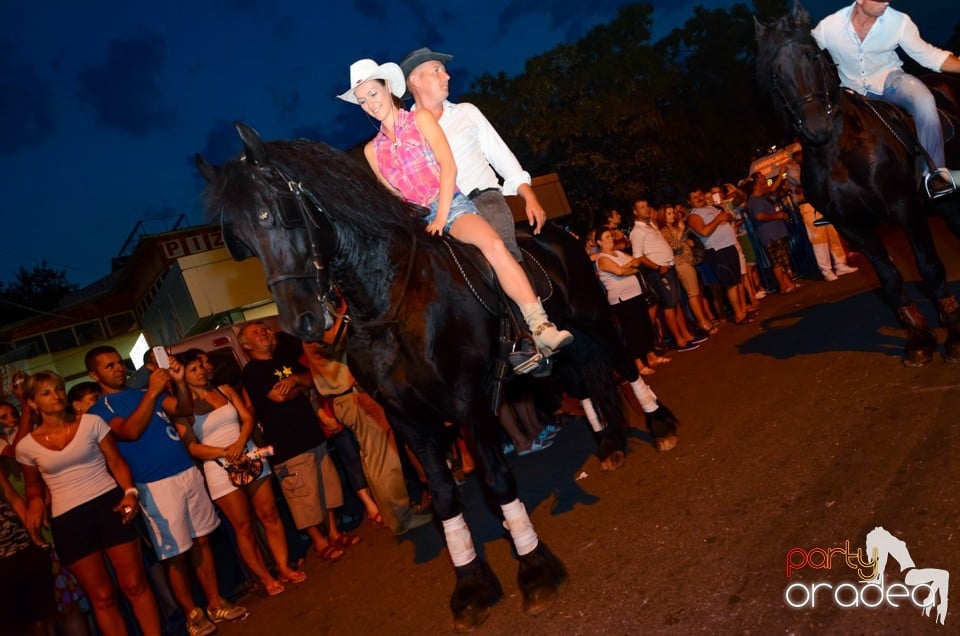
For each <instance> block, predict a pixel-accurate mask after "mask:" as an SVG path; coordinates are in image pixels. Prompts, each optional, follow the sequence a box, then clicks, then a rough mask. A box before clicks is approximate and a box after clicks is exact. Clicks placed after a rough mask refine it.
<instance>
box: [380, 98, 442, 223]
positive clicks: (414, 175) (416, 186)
mask: <svg viewBox="0 0 960 636" xmlns="http://www.w3.org/2000/svg"><path fill="white" fill-rule="evenodd" d="M393 131H394V133H395V135H396V138H397V144H394V143H393V142H392V141H390V138H389V137H387V135H386V134H385V133H384V132H383V127H382V126H381V127H380V134H378V135H377V136H376V138H374V140H373V148H374V150H375V151H376V154H377V165H378V166H379V167H380V174H382V175H383V178H384V179H386V180H387V182H388V183H390V185H392V186H393V187H395V188H396V189H397V190H399V191H400V194H401V195H403V198H404V199H406V200H407V201H410V202H412V203H417V204H419V205H422V206H424V207H429V206H430V204H431V203H432V202H433V201H434V200H435V199H436V198H437V197H438V196H439V195H440V164H438V163H437V158H436V156H434V154H433V150H431V149H430V144H428V143H427V140H426V139H424V138H423V134H422V133H421V132H420V129H419V128H417V123H416V121H415V120H414V115H413V113H411V112H409V111H406V110H402V109H401V110H398V111H397V117H396V119H395V121H394V125H393Z"/></svg>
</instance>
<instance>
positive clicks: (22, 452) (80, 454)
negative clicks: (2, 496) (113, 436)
mask: <svg viewBox="0 0 960 636" xmlns="http://www.w3.org/2000/svg"><path fill="white" fill-rule="evenodd" d="M109 432H110V427H109V426H107V423H106V422H104V421H103V418H101V417H98V416H96V415H89V414H86V415H81V416H80V424H79V425H78V426H77V434H76V435H74V436H73V439H72V440H70V443H68V444H67V445H66V446H65V447H64V448H63V450H52V449H49V448H47V447H46V446H43V445H42V444H41V443H40V442H38V441H37V440H36V439H34V437H33V434H30V435H27V436H26V437H24V438H23V439H22V440H20V443H19V444H17V449H16V451H17V461H18V462H20V463H21V464H25V465H27V466H36V467H37V468H38V469H39V470H40V474H41V475H42V476H43V481H44V483H46V485H47V488H49V489H50V496H51V500H52V501H51V505H50V507H51V513H52V514H53V516H54V517H58V516H60V515H62V514H63V513H65V512H67V511H68V510H71V509H73V508H76V507H77V506H79V505H80V504H84V503H86V502H88V501H90V500H92V499H95V498H96V497H99V496H100V495H102V494H103V493H105V492H108V491H109V490H111V489H113V488H116V487H117V482H116V480H115V479H114V478H113V476H112V475H111V474H110V472H109V471H108V470H107V462H106V460H105V459H104V457H103V453H102V452H101V451H100V441H101V440H102V439H103V438H104V437H106V436H107V434H108V433H109Z"/></svg>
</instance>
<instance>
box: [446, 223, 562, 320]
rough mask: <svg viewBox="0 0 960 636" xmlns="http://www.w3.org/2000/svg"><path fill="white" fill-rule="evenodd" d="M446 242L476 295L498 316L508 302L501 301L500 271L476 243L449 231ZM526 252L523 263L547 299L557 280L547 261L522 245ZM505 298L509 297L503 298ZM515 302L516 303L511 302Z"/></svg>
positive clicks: (532, 281)
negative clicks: (450, 233)
mask: <svg viewBox="0 0 960 636" xmlns="http://www.w3.org/2000/svg"><path fill="white" fill-rule="evenodd" d="M441 240H442V241H443V246H444V247H445V248H446V249H447V253H448V254H449V256H450V260H451V262H452V263H453V264H454V265H455V266H456V268H457V270H459V272H460V274H461V275H462V276H463V279H464V281H466V283H467V287H468V288H469V289H470V292H471V293H472V294H473V296H474V298H476V299H477V301H478V302H479V303H480V304H481V305H482V306H483V308H484V309H485V310H486V311H487V312H489V313H490V314H492V315H494V316H499V315H500V314H501V313H503V310H504V306H503V303H502V302H501V299H503V294H502V292H501V290H500V283H499V282H498V281H497V275H496V274H495V273H494V271H493V268H492V267H491V266H490V263H488V262H487V259H486V258H484V257H483V254H482V253H481V252H480V250H478V249H477V248H476V247H473V246H472V245H466V244H464V243H461V242H460V241H458V240H456V239H454V238H451V237H449V236H447V235H443V237H441ZM520 251H521V252H523V261H522V262H521V263H520V266H521V267H522V268H523V271H524V272H525V273H526V274H527V278H528V279H530V284H531V285H533V291H534V292H536V294H537V296H539V297H540V300H541V301H543V302H546V301H547V300H549V299H550V297H551V296H552V295H553V282H552V281H551V280H550V277H549V276H547V271H546V270H545V269H544V267H543V265H542V264H541V263H540V261H538V260H537V259H536V257H534V255H533V254H531V253H530V252H529V251H527V250H526V249H524V248H523V247H521V248H520ZM503 300H505V299H503ZM507 304H508V305H510V306H512V303H509V302H507Z"/></svg>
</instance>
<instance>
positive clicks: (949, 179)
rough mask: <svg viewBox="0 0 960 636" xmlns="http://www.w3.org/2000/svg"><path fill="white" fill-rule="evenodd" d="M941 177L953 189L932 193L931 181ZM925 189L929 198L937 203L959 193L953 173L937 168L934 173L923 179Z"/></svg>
mask: <svg viewBox="0 0 960 636" xmlns="http://www.w3.org/2000/svg"><path fill="white" fill-rule="evenodd" d="M934 175H938V176H940V177H941V178H942V179H943V180H944V181H946V182H947V183H948V184H949V185H950V186H951V187H950V188H945V189H943V190H938V191H935V192H931V191H930V179H931V178H932V177H933V176H934ZM923 189H924V190H926V192H927V197H928V198H930V199H932V200H934V201H936V200H937V199H941V198H943V197H946V196H950V195H951V194H956V192H957V180H956V179H954V178H953V173H952V172H951V171H950V170H948V169H946V168H937V169H936V170H934V171H933V172H930V173H928V174H927V176H926V177H924V179H923Z"/></svg>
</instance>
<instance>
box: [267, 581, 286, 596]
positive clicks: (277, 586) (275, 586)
mask: <svg viewBox="0 0 960 636" xmlns="http://www.w3.org/2000/svg"><path fill="white" fill-rule="evenodd" d="M286 589H287V588H285V587H284V586H283V583H281V582H280V581H277V580H275V581H273V583H268V584H267V585H265V586H264V588H263V591H264V592H266V593H267V596H277V595H278V594H283V593H284V592H285V591H286Z"/></svg>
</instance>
